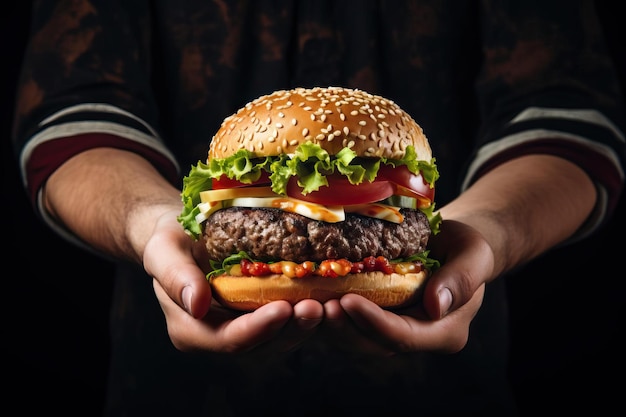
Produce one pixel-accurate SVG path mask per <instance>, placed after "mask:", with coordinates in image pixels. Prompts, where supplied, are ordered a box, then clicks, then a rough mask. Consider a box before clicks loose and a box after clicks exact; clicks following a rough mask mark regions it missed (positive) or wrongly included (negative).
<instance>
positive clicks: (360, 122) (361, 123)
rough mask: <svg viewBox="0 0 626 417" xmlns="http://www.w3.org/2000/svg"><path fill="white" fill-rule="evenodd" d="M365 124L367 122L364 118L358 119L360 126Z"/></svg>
mask: <svg viewBox="0 0 626 417" xmlns="http://www.w3.org/2000/svg"><path fill="white" fill-rule="evenodd" d="M366 124H367V122H366V121H365V120H360V121H359V125H361V126H365V125H366Z"/></svg>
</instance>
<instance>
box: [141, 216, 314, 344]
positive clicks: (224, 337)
mask: <svg viewBox="0 0 626 417" xmlns="http://www.w3.org/2000/svg"><path fill="white" fill-rule="evenodd" d="M178 213H179V212H177V211H172V212H168V213H165V214H164V215H163V216H161V218H160V219H159V220H158V221H157V222H156V226H155V228H154V231H153V233H152V236H151V237H150V239H149V240H148V242H147V244H146V246H145V251H144V256H143V262H144V268H145V269H146V271H147V272H148V274H150V275H151V276H152V277H153V278H154V291H155V293H156V296H157V298H158V300H159V303H160V305H161V308H162V310H163V313H164V314H165V318H166V321H167V329H168V333H169V336H170V339H171V340H172V343H173V344H174V346H175V347H176V348H177V349H179V350H182V351H193V350H204V351H211V352H228V353H241V352H249V351H254V352H255V353H259V352H267V353H271V352H284V351H289V350H293V349H295V348H296V347H297V346H299V345H300V344H301V343H303V342H304V341H305V340H306V339H307V338H308V337H309V336H310V335H311V334H312V333H313V332H315V330H316V328H317V326H318V325H319V324H320V322H321V321H322V317H323V314H324V311H323V307H322V305H321V304H320V303H319V302H317V301H314V300H304V301H302V302H300V303H298V304H296V305H295V306H293V307H292V306H291V305H290V304H289V303H287V302H286V301H277V302H273V303H270V304H267V305H265V306H263V307H261V308H259V309H257V310H256V311H254V312H252V313H246V314H244V313H241V312H236V311H233V310H229V309H225V308H222V307H220V306H219V305H218V304H217V303H213V302H212V297H211V288H210V285H209V283H208V281H207V279H206V276H205V271H208V261H207V259H206V249H205V248H204V244H203V242H202V241H193V240H192V239H191V238H190V237H189V236H187V235H186V234H185V232H184V231H183V228H182V227H181V225H180V224H179V223H178V222H177V220H176V216H177V214H178Z"/></svg>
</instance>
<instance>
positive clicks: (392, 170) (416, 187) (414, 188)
mask: <svg viewBox="0 0 626 417" xmlns="http://www.w3.org/2000/svg"><path fill="white" fill-rule="evenodd" d="M379 179H380V180H387V181H389V182H391V183H393V184H396V185H397V186H398V187H397V188H396V194H400V195H406V196H408V197H414V198H417V199H418V200H419V201H420V202H422V203H425V205H430V204H431V203H432V202H433V201H435V188H431V187H430V184H428V183H427V182H426V181H425V180H424V178H423V177H422V175H421V174H417V175H416V174H414V173H412V172H411V171H409V169H408V168H407V167H406V165H400V166H398V167H393V166H391V165H386V164H381V166H380V169H379V170H378V175H377V176H376V180H377V181H378V180H379Z"/></svg>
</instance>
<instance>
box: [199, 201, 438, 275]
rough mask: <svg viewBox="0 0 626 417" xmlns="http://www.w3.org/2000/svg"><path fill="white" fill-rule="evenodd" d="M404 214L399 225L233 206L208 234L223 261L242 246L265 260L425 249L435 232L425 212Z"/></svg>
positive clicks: (214, 255)
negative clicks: (321, 218) (335, 220)
mask: <svg viewBox="0 0 626 417" xmlns="http://www.w3.org/2000/svg"><path fill="white" fill-rule="evenodd" d="M401 213H402V214H403V215H404V221H403V222H402V223H400V224H397V223H392V222H388V221H384V220H378V219H374V218H371V217H366V216H361V215H356V214H350V213H346V219H345V221H343V222H338V223H326V222H322V221H318V220H312V219H309V218H308V217H304V216H301V215H299V214H294V213H288V212H285V211H283V210H279V209H273V208H255V209H250V208H244V207H230V208H227V209H223V210H219V211H217V212H215V213H213V215H211V216H210V217H209V219H208V220H207V221H206V224H205V229H204V236H205V238H206V246H207V250H208V253H209V257H210V259H212V260H215V261H219V262H221V261H223V260H224V259H225V258H226V257H228V256H230V255H232V254H234V253H237V252H239V251H245V252H246V253H248V255H250V257H252V258H253V259H256V260H260V261H266V262H268V261H278V260H287V261H293V262H298V263H301V262H304V261H314V262H321V261H323V260H326V259H341V258H346V259H348V260H350V261H353V262H357V261H361V260H363V259H364V258H366V257H368V256H384V257H386V258H388V259H396V258H405V257H408V256H411V255H414V254H416V253H419V252H422V251H424V250H425V248H426V244H427V243H428V239H429V237H430V234H431V231H430V226H429V223H428V218H427V217H426V215H425V214H424V213H422V212H421V211H419V210H412V209H401Z"/></svg>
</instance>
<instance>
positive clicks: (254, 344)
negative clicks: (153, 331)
mask: <svg viewBox="0 0 626 417" xmlns="http://www.w3.org/2000/svg"><path fill="white" fill-rule="evenodd" d="M153 282H154V290H155V293H156V295H157V298H158V299H159V302H160V304H161V308H162V310H163V312H164V313H165V316H166V323H167V331H168V334H169V336H170V339H171V341H172V343H173V344H174V346H175V347H176V348H177V349H178V350H181V351H210V352H223V353H243V352H249V351H252V350H254V349H255V348H258V347H259V346H261V345H263V344H264V343H266V342H268V341H269V340H271V339H273V338H274V337H276V336H277V335H279V334H280V333H281V331H282V329H283V328H284V327H285V325H286V323H287V322H288V321H289V320H290V318H291V317H292V314H293V309H292V307H291V305H290V304H289V303H287V302H285V301H277V302H274V303H270V304H268V305H266V306H263V307H261V308H259V309H258V310H256V311H254V312H252V313H242V312H237V311H234V310H231V309H226V308H223V307H221V306H220V305H218V304H213V305H212V306H211V308H210V310H209V313H208V314H207V315H206V316H205V317H204V318H202V319H196V318H194V317H192V316H190V315H189V314H187V313H186V312H185V311H184V310H183V309H182V308H181V307H180V306H178V304H176V303H175V302H174V301H173V300H172V299H171V298H170V297H169V295H168V294H167V293H166V292H165V290H164V289H163V287H161V286H160V283H159V282H158V281H157V280H154V281H153Z"/></svg>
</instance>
